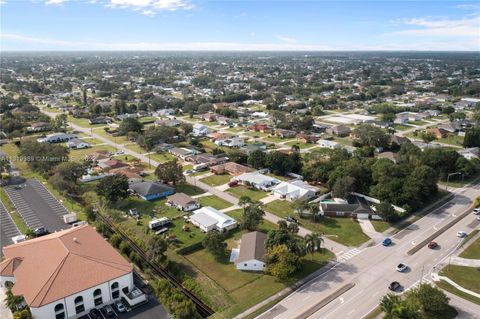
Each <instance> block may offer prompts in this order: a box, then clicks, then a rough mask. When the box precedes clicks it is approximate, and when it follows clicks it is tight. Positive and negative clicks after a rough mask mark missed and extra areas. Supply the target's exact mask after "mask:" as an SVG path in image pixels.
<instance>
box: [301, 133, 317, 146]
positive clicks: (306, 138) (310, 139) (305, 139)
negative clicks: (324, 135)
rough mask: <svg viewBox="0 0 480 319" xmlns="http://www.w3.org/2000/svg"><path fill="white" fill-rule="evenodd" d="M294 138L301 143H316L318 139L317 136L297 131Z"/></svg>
mask: <svg viewBox="0 0 480 319" xmlns="http://www.w3.org/2000/svg"><path fill="white" fill-rule="evenodd" d="M296 138H297V140H298V141H299V142H301V143H305V144H307V143H316V142H317V141H318V137H317V136H315V135H313V134H304V133H299V134H297V135H296Z"/></svg>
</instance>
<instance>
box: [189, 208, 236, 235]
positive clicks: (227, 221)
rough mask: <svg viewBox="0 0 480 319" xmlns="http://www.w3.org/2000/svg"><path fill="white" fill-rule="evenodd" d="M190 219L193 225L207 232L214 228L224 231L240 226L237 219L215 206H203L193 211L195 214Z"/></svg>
mask: <svg viewBox="0 0 480 319" xmlns="http://www.w3.org/2000/svg"><path fill="white" fill-rule="evenodd" d="M189 220H190V222H191V223H192V224H193V225H195V226H197V227H199V228H200V229H201V230H202V231H204V232H206V233H207V232H210V231H212V230H216V231H219V232H222V233H223V232H227V231H229V230H231V229H234V228H236V227H237V226H238V223H237V221H236V220H235V219H233V218H232V217H230V216H228V215H225V214H224V213H222V212H220V211H218V210H216V209H215V208H213V207H202V208H200V209H197V210H195V211H193V215H192V216H190V218H189Z"/></svg>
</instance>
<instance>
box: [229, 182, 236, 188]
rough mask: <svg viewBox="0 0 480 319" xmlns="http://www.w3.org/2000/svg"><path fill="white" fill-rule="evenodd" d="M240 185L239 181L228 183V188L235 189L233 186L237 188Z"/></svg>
mask: <svg viewBox="0 0 480 319" xmlns="http://www.w3.org/2000/svg"><path fill="white" fill-rule="evenodd" d="M237 185H238V182H237V181H230V182H228V187H233V186H237Z"/></svg>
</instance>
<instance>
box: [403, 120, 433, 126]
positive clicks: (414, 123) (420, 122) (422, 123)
mask: <svg viewBox="0 0 480 319" xmlns="http://www.w3.org/2000/svg"><path fill="white" fill-rule="evenodd" d="M408 124H411V125H418V126H420V125H427V124H430V122H426V121H408Z"/></svg>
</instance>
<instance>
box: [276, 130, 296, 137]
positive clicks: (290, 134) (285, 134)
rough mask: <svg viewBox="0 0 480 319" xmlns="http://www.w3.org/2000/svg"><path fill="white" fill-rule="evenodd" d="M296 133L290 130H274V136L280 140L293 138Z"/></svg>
mask: <svg viewBox="0 0 480 319" xmlns="http://www.w3.org/2000/svg"><path fill="white" fill-rule="evenodd" d="M296 134H297V132H295V131H292V130H284V129H277V130H275V135H276V136H278V137H281V138H293V137H295V135H296Z"/></svg>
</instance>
